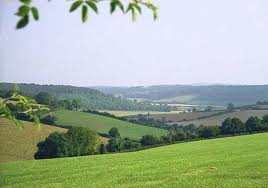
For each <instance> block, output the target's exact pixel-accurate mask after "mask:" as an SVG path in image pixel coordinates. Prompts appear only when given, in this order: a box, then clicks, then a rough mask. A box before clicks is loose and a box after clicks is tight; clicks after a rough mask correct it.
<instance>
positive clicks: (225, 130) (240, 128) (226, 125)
mask: <svg viewBox="0 0 268 188" xmlns="http://www.w3.org/2000/svg"><path fill="white" fill-rule="evenodd" d="M245 131H246V127H245V124H244V123H243V122H242V121H241V120H240V119H238V118H232V119H231V118H227V119H226V120H224V122H223V123H222V126H221V134H236V133H241V132H245Z"/></svg>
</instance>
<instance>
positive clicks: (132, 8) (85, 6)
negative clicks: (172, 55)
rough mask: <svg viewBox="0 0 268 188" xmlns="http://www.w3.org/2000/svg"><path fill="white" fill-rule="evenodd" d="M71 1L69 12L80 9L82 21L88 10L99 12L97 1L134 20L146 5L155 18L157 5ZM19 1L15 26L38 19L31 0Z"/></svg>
mask: <svg viewBox="0 0 268 188" xmlns="http://www.w3.org/2000/svg"><path fill="white" fill-rule="evenodd" d="M48 1H51V0H48ZM69 1H72V4H71V7H70V10H69V11H70V12H74V11H79V10H80V11H81V16H82V21H83V22H86V21H87V20H88V17H89V12H94V13H96V14H98V13H99V3H101V2H104V3H105V2H106V3H109V4H110V13H111V14H113V13H114V12H115V11H116V10H117V9H120V10H121V11H122V12H123V13H124V14H126V13H129V12H130V13H131V15H132V20H133V21H136V19H137V14H141V13H142V7H146V8H148V9H150V10H151V11H152V12H153V18H154V20H156V19H157V17H158V13H157V10H158V8H157V6H155V5H154V4H153V3H151V2H150V0H127V1H124V3H123V1H121V0H69ZM19 2H20V3H21V5H20V7H19V8H18V11H17V13H16V15H17V16H18V17H19V21H18V23H17V26H16V28H17V29H21V28H24V27H25V26H26V25H28V23H29V20H30V17H33V19H34V20H35V21H38V20H39V11H38V8H37V7H35V6H34V5H33V0H19Z"/></svg>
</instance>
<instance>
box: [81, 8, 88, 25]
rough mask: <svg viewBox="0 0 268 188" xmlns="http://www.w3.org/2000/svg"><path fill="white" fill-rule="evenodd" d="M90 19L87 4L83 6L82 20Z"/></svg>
mask: <svg viewBox="0 0 268 188" xmlns="http://www.w3.org/2000/svg"><path fill="white" fill-rule="evenodd" d="M87 20H88V9H87V6H86V5H83V7H82V21H83V22H86V21H87Z"/></svg>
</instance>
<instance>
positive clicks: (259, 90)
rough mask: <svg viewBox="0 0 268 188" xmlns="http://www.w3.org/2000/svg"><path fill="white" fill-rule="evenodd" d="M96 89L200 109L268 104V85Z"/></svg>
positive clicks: (116, 94) (123, 95) (107, 92)
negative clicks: (263, 102) (199, 107)
mask: <svg viewBox="0 0 268 188" xmlns="http://www.w3.org/2000/svg"><path fill="white" fill-rule="evenodd" d="M94 89H98V90H99V91H101V92H103V93H106V94H112V95H115V96H122V97H126V98H132V99H133V98H136V99H144V100H147V101H155V102H169V103H184V104H199V105H227V104H228V103H233V104H235V105H247V104H255V103H256V102H257V101H264V100H268V85H198V86H193V85H158V86H148V87H142V86H141V87H94Z"/></svg>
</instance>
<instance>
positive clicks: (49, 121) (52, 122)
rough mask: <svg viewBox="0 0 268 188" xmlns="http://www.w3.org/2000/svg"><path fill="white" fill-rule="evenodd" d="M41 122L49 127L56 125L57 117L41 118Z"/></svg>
mask: <svg viewBox="0 0 268 188" xmlns="http://www.w3.org/2000/svg"><path fill="white" fill-rule="evenodd" d="M40 122H41V123H44V124H48V125H56V117H55V116H52V115H47V116H45V117H43V118H41V119H40Z"/></svg>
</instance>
